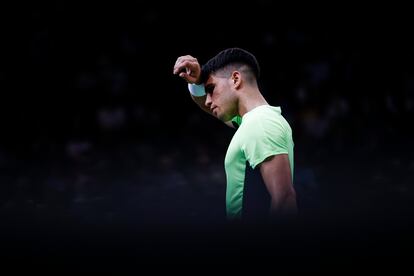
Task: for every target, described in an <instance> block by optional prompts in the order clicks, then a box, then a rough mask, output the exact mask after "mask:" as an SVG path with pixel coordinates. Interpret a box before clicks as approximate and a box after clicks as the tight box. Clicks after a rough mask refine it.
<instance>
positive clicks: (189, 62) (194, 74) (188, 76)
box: [173, 55, 201, 84]
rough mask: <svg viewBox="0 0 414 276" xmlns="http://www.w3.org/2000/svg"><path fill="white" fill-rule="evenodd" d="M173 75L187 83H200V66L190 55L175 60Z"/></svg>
mask: <svg viewBox="0 0 414 276" xmlns="http://www.w3.org/2000/svg"><path fill="white" fill-rule="evenodd" d="M173 74H174V75H177V74H178V75H179V76H180V77H181V78H183V79H184V80H186V81H187V82H188V83H195V84H199V83H200V76H201V66H200V64H199V63H198V60H197V59H196V58H195V57H192V56H190V55H186V56H181V57H179V58H177V61H176V62H175V65H174V70H173Z"/></svg>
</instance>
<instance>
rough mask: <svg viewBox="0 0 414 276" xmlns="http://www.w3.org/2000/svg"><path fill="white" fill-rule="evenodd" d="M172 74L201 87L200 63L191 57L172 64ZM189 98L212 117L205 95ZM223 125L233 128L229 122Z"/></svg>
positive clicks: (179, 58)
mask: <svg viewBox="0 0 414 276" xmlns="http://www.w3.org/2000/svg"><path fill="white" fill-rule="evenodd" d="M173 74H174V75H178V76H179V77H181V78H183V79H184V80H185V81H186V82H187V83H189V84H191V85H194V84H195V85H202V83H201V66H200V63H199V62H198V60H197V59H196V58H195V57H193V56H190V55H186V56H180V57H178V58H177V60H176V62H175V64H174V69H173ZM190 96H191V98H192V99H193V101H194V102H195V103H196V104H197V105H198V106H199V107H200V108H201V109H202V110H204V111H205V112H207V113H208V114H210V115H212V116H214V115H213V113H212V112H211V110H210V108H208V107H207V106H206V105H205V103H206V97H207V96H206V95H203V96H195V95H193V94H191V93H190ZM225 124H226V125H228V126H229V127H232V128H234V126H233V124H232V123H231V121H229V122H225Z"/></svg>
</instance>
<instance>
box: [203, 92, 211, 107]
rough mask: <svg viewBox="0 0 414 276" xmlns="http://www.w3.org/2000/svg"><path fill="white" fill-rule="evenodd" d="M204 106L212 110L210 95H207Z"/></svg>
mask: <svg viewBox="0 0 414 276" xmlns="http://www.w3.org/2000/svg"><path fill="white" fill-rule="evenodd" d="M204 104H205V106H207V107H208V108H210V106H211V104H212V101H211V95H210V93H207V95H206V102H205V103H204Z"/></svg>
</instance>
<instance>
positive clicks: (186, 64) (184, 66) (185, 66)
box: [173, 60, 193, 74]
mask: <svg viewBox="0 0 414 276" xmlns="http://www.w3.org/2000/svg"><path fill="white" fill-rule="evenodd" d="M192 65H193V63H192V62H191V61H188V60H183V61H181V62H180V63H178V64H176V65H175V67H174V70H173V73H174V74H178V73H179V72H181V71H183V70H185V71H187V70H191V67H192Z"/></svg>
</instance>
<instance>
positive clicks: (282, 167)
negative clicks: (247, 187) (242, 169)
mask: <svg viewBox="0 0 414 276" xmlns="http://www.w3.org/2000/svg"><path fill="white" fill-rule="evenodd" d="M259 167H260V172H261V174H262V177H263V181H264V183H265V185H266V188H267V190H268V191H269V193H270V195H271V197H272V198H277V197H280V196H283V195H286V194H290V193H291V192H293V185H292V173H291V169H290V163H289V156H288V155H287V154H276V155H272V156H270V157H268V158H267V159H266V160H264V161H263V162H262V163H260V164H259Z"/></svg>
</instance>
